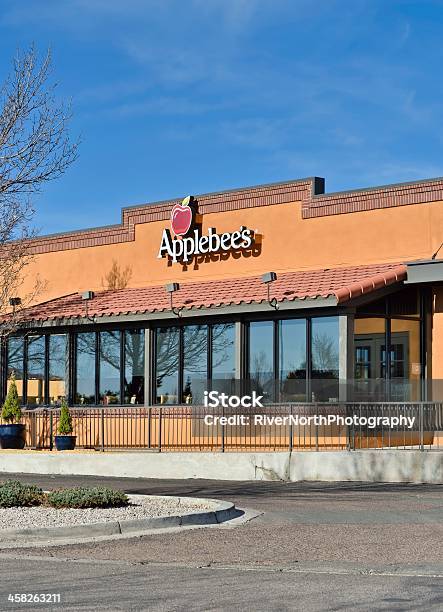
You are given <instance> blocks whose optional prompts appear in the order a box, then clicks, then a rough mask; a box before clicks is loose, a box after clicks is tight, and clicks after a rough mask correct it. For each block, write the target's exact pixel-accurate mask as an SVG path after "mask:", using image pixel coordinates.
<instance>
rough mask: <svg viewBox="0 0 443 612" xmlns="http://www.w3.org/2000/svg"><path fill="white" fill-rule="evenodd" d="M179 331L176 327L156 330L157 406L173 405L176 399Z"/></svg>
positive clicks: (177, 398)
mask: <svg viewBox="0 0 443 612" xmlns="http://www.w3.org/2000/svg"><path fill="white" fill-rule="evenodd" d="M179 332H180V330H179V328H178V327H162V328H158V329H157V339H156V364H155V366H156V367H155V372H156V385H157V392H156V399H157V403H158V404H175V403H177V402H178V401H179V397H178V371H179V358H180V333H179Z"/></svg>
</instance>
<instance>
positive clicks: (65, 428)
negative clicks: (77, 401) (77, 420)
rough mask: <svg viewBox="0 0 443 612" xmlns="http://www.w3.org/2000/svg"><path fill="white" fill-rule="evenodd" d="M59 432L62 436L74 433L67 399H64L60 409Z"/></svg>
mask: <svg viewBox="0 0 443 612" xmlns="http://www.w3.org/2000/svg"><path fill="white" fill-rule="evenodd" d="M58 433H59V434H60V435H61V436H69V435H71V434H72V416H71V413H70V412H69V408H68V404H67V403H66V400H65V399H63V400H62V405H61V409H60V421H59V423H58Z"/></svg>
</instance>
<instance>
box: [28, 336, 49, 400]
mask: <svg viewBox="0 0 443 612" xmlns="http://www.w3.org/2000/svg"><path fill="white" fill-rule="evenodd" d="M45 344H46V343H45V336H29V337H28V362H27V367H28V381H27V395H26V399H27V403H28V404H29V405H31V406H38V405H40V404H43V403H44V402H45V356H46V353H45Z"/></svg>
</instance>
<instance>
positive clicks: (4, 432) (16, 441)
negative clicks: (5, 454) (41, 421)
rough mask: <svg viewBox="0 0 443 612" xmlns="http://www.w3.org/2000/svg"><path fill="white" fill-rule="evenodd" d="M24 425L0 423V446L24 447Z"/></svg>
mask: <svg viewBox="0 0 443 612" xmlns="http://www.w3.org/2000/svg"><path fill="white" fill-rule="evenodd" d="M25 442H26V426H25V425H22V424H21V423H14V424H11V425H0V448H15V449H17V448H18V449H22V448H25Z"/></svg>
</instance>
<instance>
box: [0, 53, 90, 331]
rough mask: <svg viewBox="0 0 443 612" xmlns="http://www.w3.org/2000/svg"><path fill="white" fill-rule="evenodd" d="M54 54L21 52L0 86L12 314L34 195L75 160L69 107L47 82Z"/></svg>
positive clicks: (1, 269)
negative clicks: (38, 55)
mask: <svg viewBox="0 0 443 612" xmlns="http://www.w3.org/2000/svg"><path fill="white" fill-rule="evenodd" d="M50 67H51V55H50V52H49V51H48V53H47V54H46V55H45V56H44V57H43V59H42V60H41V61H39V59H38V57H37V53H36V51H35V49H34V47H31V48H30V49H29V50H28V51H26V52H24V53H22V52H18V53H17V55H16V57H15V59H14V61H13V68H12V71H11V73H10V74H9V76H8V77H7V78H6V79H5V81H4V82H3V84H0V312H1V313H7V312H8V313H10V311H11V304H10V300H11V298H13V297H15V296H19V295H20V294H21V288H22V285H23V280H24V275H25V269H26V267H27V266H28V265H29V263H30V262H31V260H32V252H31V247H32V239H33V238H34V237H35V235H36V232H35V230H34V229H33V227H32V219H33V216H34V209H33V206H32V202H31V199H32V196H33V195H34V194H36V193H38V192H40V190H41V189H42V187H43V186H44V185H45V184H46V183H47V182H49V181H52V180H54V179H56V178H58V177H60V176H61V175H62V174H63V173H64V172H65V170H66V169H67V168H68V166H69V165H70V164H71V163H72V162H73V161H74V160H75V159H76V156H77V148H78V142H77V141H73V140H72V139H71V137H70V135H69V131H68V124H69V120H70V116H71V113H70V108H69V106H66V105H64V104H63V103H60V102H58V101H57V100H56V97H55V87H56V85H55V84H51V83H50V81H49V77H50ZM42 285H43V281H42V280H41V279H36V281H35V285H34V288H33V289H32V290H31V291H30V292H29V293H28V294H27V295H20V297H21V304H20V305H19V304H16V305H14V306H13V309H12V310H13V312H12V313H10V315H12V316H8V318H7V319H5V318H4V319H3V320H2V321H1V323H0V335H2V336H5V335H8V334H10V333H11V331H13V330H14V329H15V328H16V326H17V324H18V323H19V321H20V312H21V310H22V309H23V308H24V307H26V306H27V305H29V304H30V303H31V302H32V301H33V300H34V299H35V297H36V295H37V294H38V293H39V292H40V291H41V288H42Z"/></svg>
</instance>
